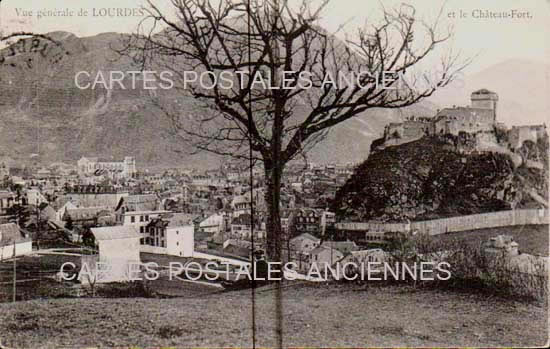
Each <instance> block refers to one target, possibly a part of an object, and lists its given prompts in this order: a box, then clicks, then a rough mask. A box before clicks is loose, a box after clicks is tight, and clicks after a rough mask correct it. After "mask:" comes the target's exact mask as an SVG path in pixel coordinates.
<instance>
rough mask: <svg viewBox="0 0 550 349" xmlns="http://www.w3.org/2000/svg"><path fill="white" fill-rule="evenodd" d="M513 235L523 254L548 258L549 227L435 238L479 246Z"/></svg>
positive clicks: (474, 231) (486, 230)
mask: <svg viewBox="0 0 550 349" xmlns="http://www.w3.org/2000/svg"><path fill="white" fill-rule="evenodd" d="M502 234H504V235H511V236H512V237H513V238H514V240H515V241H516V242H517V243H518V244H519V250H520V251H521V252H523V253H529V254H534V255H541V256H548V255H549V253H548V244H549V230H548V225H518V226H510V227H503V228H489V229H479V230H470V231H462V232H459V233H449V234H442V235H436V236H434V238H435V239H439V240H442V241H457V242H460V243H468V244H478V243H480V242H486V241H488V240H489V239H490V238H492V237H495V236H498V235H502Z"/></svg>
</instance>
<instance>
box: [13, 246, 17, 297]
mask: <svg viewBox="0 0 550 349" xmlns="http://www.w3.org/2000/svg"><path fill="white" fill-rule="evenodd" d="M15 245H16V241H15V239H14V240H13V292H12V293H13V302H14V303H15V299H16V297H15V296H16V294H17V293H16V284H17V273H16V272H17V258H15V256H16V253H15V252H16V251H15Z"/></svg>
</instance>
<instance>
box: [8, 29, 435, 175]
mask: <svg viewBox="0 0 550 349" xmlns="http://www.w3.org/2000/svg"><path fill="white" fill-rule="evenodd" d="M49 35H50V36H51V37H52V38H54V39H56V40H58V41H59V42H61V44H62V45H63V46H62V47H63V50H65V51H66V52H65V54H63V57H62V59H61V60H59V61H55V62H52V61H51V59H52V57H51V55H50V56H47V57H42V56H41V55H39V54H31V53H29V52H22V53H17V54H16V55H14V56H10V55H8V54H7V53H6V51H5V50H9V49H8V48H6V49H4V53H6V54H5V56H6V61H5V64H1V65H0V117H1V118H2V123H1V124H0V156H9V157H11V158H13V159H14V160H17V161H19V162H25V161H28V159H29V155H30V154H33V153H35V154H40V156H41V160H43V161H45V162H47V161H55V160H67V161H74V160H76V159H78V158H80V157H81V156H86V155H87V156H94V155H95V156H102V157H107V158H111V157H113V158H122V157H124V156H134V157H135V158H136V159H137V162H138V166H143V165H160V166H172V165H175V164H178V165H187V164H189V163H190V162H191V163H192V166H193V167H199V168H200V167H203V168H204V167H211V166H216V165H217V163H218V160H219V159H218V158H217V157H215V156H211V155H208V154H205V153H201V154H200V155H195V156H191V155H190V153H191V152H192V151H193V150H194V149H191V148H189V147H188V146H186V145H182V142H181V140H179V139H177V138H175V137H172V136H171V132H170V131H171V124H170V122H169V120H168V118H166V117H164V116H163V114H162V113H161V111H160V110H159V109H158V108H157V107H156V106H155V105H154V104H153V103H152V101H151V98H150V97H151V90H144V89H143V86H142V84H137V88H135V89H130V88H128V89H121V88H120V87H119V86H118V85H115V88H114V89H112V90H105V89H104V88H97V89H95V90H92V89H84V90H82V89H79V88H77V87H76V85H75V74H76V73H77V72H80V71H86V72H88V73H90V75H91V76H92V77H95V76H96V75H97V72H100V71H101V72H102V73H104V74H105V75H106V76H108V74H109V71H131V70H139V67H138V66H135V65H134V64H133V63H132V62H131V61H130V60H129V59H124V58H120V57H118V56H117V55H116V54H115V53H114V52H113V51H112V50H111V47H117V45H119V43H120V39H121V38H123V35H122V34H117V33H103V34H99V35H96V36H93V37H84V38H79V37H77V36H75V35H73V34H71V33H67V32H55V33H51V34H49ZM0 53H1V52H0ZM29 59H32V61H31V64H27V62H29ZM124 85H125V86H130V82H128V81H126V82H124ZM157 93H158V94H159V95H160V94H161V93H162V95H161V96H162V97H166V98H168V99H170V98H172V99H175V98H176V96H175V95H174V93H175V92H174V91H172V90H168V91H166V90H157ZM177 97H178V100H179V101H181V104H180V107H181V113H182V114H183V115H185V113H187V114H193V113H200V112H201V109H199V108H197V107H196V105H195V104H194V102H193V100H192V99H190V98H183V99H181V98H180V97H181V96H177ZM298 109H299V108H298ZM434 110H435V107H434V106H433V105H432V104H430V103H426V104H418V105H415V106H412V107H410V108H405V109H403V110H374V109H373V110H369V111H367V112H366V113H364V114H362V115H360V116H358V117H357V118H354V119H351V120H349V121H348V122H346V123H344V124H341V125H337V126H336V127H334V128H333V129H332V130H331V131H330V133H329V135H328V137H327V138H326V139H325V140H324V141H323V142H322V143H321V144H319V145H318V147H316V148H315V149H313V150H312V151H311V152H310V153H309V154H308V155H309V160H310V161H313V162H321V163H327V162H358V161H362V160H364V159H365V158H366V157H367V156H368V149H369V146H370V143H371V141H372V140H374V139H376V138H378V137H379V136H380V135H381V134H382V132H383V128H384V126H385V125H386V124H387V123H388V122H396V121H402V120H403V118H404V117H406V116H409V115H411V114H416V115H418V114H419V113H420V114H423V115H424V114H428V115H430V114H432V113H433V111H434ZM297 117H298V118H299V117H300V116H297Z"/></svg>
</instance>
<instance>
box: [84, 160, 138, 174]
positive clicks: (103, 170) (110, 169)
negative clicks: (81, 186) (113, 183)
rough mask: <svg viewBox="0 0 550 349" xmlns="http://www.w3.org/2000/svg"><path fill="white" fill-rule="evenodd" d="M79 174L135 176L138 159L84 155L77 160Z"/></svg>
mask: <svg viewBox="0 0 550 349" xmlns="http://www.w3.org/2000/svg"><path fill="white" fill-rule="evenodd" d="M77 168H78V174H79V175H81V176H94V175H95V176H100V175H105V174H107V175H108V177H112V178H113V177H119V178H132V177H135V175H136V173H137V170H136V160H135V159H134V158H133V157H131V156H127V157H125V158H124V160H122V161H112V160H104V159H100V158H97V157H82V158H81V159H80V160H78V162H77Z"/></svg>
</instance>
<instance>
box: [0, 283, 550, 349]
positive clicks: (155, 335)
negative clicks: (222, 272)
mask: <svg viewBox="0 0 550 349" xmlns="http://www.w3.org/2000/svg"><path fill="white" fill-rule="evenodd" d="M274 297H275V292H274V291H273V290H270V289H269V288H267V287H264V288H263V289H260V290H258V291H257V293H256V305H257V309H256V314H257V320H256V321H257V322H256V323H257V333H256V338H257V345H258V346H274V345H276V340H275V338H276V337H275V324H276V321H275V316H274V314H275V312H274ZM283 304H284V316H283V319H284V330H283V331H284V343H283V344H284V345H285V346H324V347H327V346H339V347H342V346H354V347H357V346H363V347H365V346H391V347H393V346H542V345H544V344H545V343H546V341H547V338H548V335H547V333H548V323H547V309H546V307H544V306H542V305H537V304H526V303H519V302H514V301H511V300H504V299H499V298H488V297H486V296H480V295H473V294H458V293H447V292H441V291H419V290H417V291H415V290H412V289H407V288H403V287H401V288H398V287H380V288H378V287H370V288H368V289H364V288H359V286H353V287H350V286H349V285H347V286H345V287H344V286H341V285H330V286H328V285H319V286H304V285H302V286H300V285H297V286H292V287H288V288H285V289H284V293H283ZM0 338H1V340H2V344H3V345H5V346H7V347H17V348H22V347H24V348H38V347H45V348H53V347H61V346H68V347H72V348H74V347H85V346H101V347H114V346H138V347H159V346H160V347H163V346H182V347H189V346H201V347H213V346H215V347H221V346H239V347H241V346H244V347H250V346H251V344H252V343H251V338H252V329H251V295H250V290H243V291H234V292H224V293H215V294H212V293H211V292H210V293H209V291H207V290H205V293H204V294H197V293H196V292H195V293H192V294H190V295H189V296H188V297H183V298H174V299H145V298H134V299H132V298H127V299H98V298H96V299H89V298H88V299H57V300H43V301H40V300H33V301H26V302H19V303H17V304H16V305H15V306H14V305H13V304H9V303H4V304H0Z"/></svg>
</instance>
